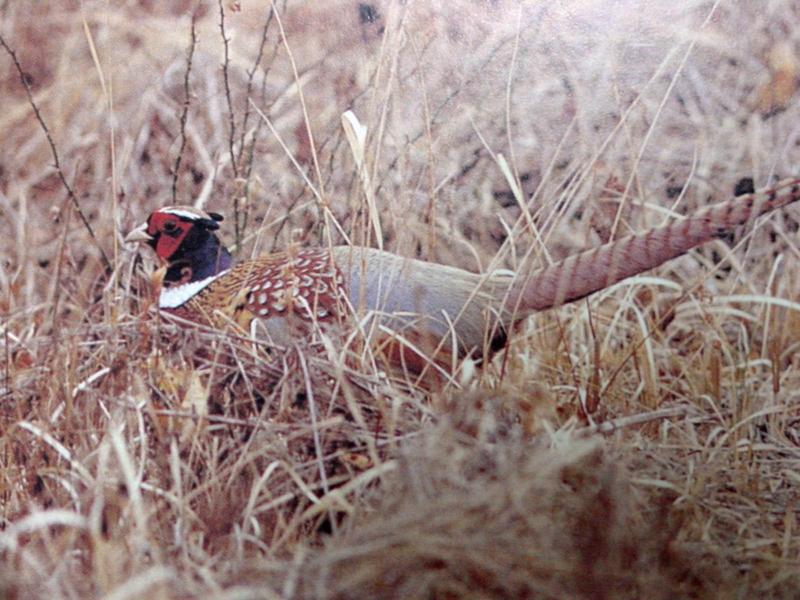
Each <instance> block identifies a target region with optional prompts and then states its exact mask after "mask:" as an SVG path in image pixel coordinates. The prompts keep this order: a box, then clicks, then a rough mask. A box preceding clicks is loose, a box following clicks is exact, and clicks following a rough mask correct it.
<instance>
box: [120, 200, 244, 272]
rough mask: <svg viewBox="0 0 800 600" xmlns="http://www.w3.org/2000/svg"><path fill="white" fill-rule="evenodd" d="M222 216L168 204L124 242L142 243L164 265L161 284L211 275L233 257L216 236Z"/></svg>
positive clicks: (225, 265) (154, 213) (227, 266)
mask: <svg viewBox="0 0 800 600" xmlns="http://www.w3.org/2000/svg"><path fill="white" fill-rule="evenodd" d="M220 221H222V215H219V214H217V213H212V212H209V213H207V212H205V211H202V210H198V209H196V208H193V207H191V206H167V207H164V208H161V209H159V210H157V211H155V212H153V213H152V214H151V215H150V216H149V217H148V219H147V221H145V222H144V223H142V224H141V225H140V226H139V227H137V228H136V229H134V230H133V231H131V232H130V233H129V234H128V235H127V237H126V238H125V241H126V242H144V243H146V244H147V245H148V246H150V247H151V248H152V249H153V250H154V251H155V253H156V256H158V258H159V260H160V261H161V262H162V263H163V264H164V266H165V267H166V268H167V272H166V275H165V276H164V286H165V287H174V286H179V285H184V284H187V283H195V282H199V281H203V280H205V279H208V278H209V277H213V276H215V275H217V274H219V273H221V272H222V271H225V270H227V269H229V268H230V267H231V264H232V262H233V259H232V258H231V255H230V253H229V252H228V250H227V249H226V248H225V247H224V246H223V245H222V244H221V243H220V241H219V238H217V236H216V233H215V232H216V230H217V229H219V222H220Z"/></svg>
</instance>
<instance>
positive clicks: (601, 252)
mask: <svg viewBox="0 0 800 600" xmlns="http://www.w3.org/2000/svg"><path fill="white" fill-rule="evenodd" d="M798 199H800V178H794V179H787V180H784V181H782V182H780V183H778V184H777V185H776V186H774V187H772V188H769V189H767V190H763V191H760V192H756V193H753V194H747V195H743V196H738V197H736V198H733V199H731V200H728V201H726V202H722V203H720V204H716V205H712V206H710V207H708V208H706V209H704V210H702V211H700V212H698V213H697V214H695V215H693V216H691V217H688V218H686V219H684V220H680V221H678V222H674V223H671V224H668V225H665V226H663V227H660V228H657V229H651V230H649V231H647V232H645V233H642V234H638V235H631V236H628V237H625V238H621V239H619V240H617V241H613V242H610V243H607V244H605V245H603V246H599V247H597V248H594V249H591V250H588V251H586V252H583V253H580V254H576V255H573V256H570V257H568V258H567V259H565V260H563V261H561V262H559V263H556V264H553V265H551V266H548V267H544V268H540V269H538V270H530V272H527V273H526V272H523V273H519V274H517V276H516V277H514V276H511V275H510V274H490V275H480V274H476V273H470V272H468V271H465V270H462V269H457V268H454V267H450V266H445V265H440V264H434V263H428V262H423V261H420V260H415V259H410V258H403V257H401V256H397V255H395V254H391V253H389V252H384V251H380V250H376V249H372V248H363V247H351V246H335V247H332V248H314V249H301V248H294V249H290V250H288V251H286V252H280V253H276V254H271V255H268V256H264V257H261V258H256V259H253V260H248V261H244V262H241V263H238V264H234V262H233V259H232V257H231V255H230V253H229V252H228V250H227V249H226V248H225V247H224V246H223V245H222V244H221V243H220V241H219V239H218V238H217V235H216V233H215V232H216V231H217V229H218V228H219V222H220V221H221V220H222V216H220V215H219V214H216V213H210V212H209V213H207V212H204V211H202V210H198V209H195V208H192V207H188V206H169V207H165V208H161V209H159V210H157V211H155V212H153V213H152V214H151V215H150V217H149V218H148V219H147V222H145V223H144V224H142V225H141V226H140V227H138V228H136V229H134V230H133V231H131V232H130V234H129V235H128V236H127V237H126V241H139V242H146V243H147V244H148V245H150V246H151V247H152V248H153V249H154V250H155V252H156V254H157V255H158V257H159V259H161V261H162V262H163V263H164V265H165V267H166V274H165V276H164V279H163V284H162V285H163V287H162V289H161V291H160V296H159V307H160V309H161V310H162V311H166V312H169V313H173V314H176V315H178V316H180V317H182V318H184V319H188V320H190V321H195V322H200V323H204V324H209V325H213V326H223V325H225V324H226V323H227V324H230V323H231V322H233V323H236V324H237V325H238V326H240V327H242V328H243V329H245V330H246V331H251V330H252V328H253V327H254V326H255V325H258V326H259V327H261V329H260V331H261V333H262V334H263V335H264V336H265V338H266V339H267V340H270V341H272V342H273V343H275V344H277V345H281V346H289V345H291V343H292V340H293V338H294V336H297V335H303V333H304V332H309V331H311V330H312V329H313V328H314V327H317V326H319V327H325V326H326V325H327V324H329V323H342V322H344V321H345V320H347V319H350V320H351V321H350V322H351V323H353V324H357V325H358V327H360V328H361V329H362V331H363V332H364V334H365V336H366V337H367V339H369V340H371V341H372V342H374V343H376V344H377V345H381V344H383V345H384V349H386V348H390V349H391V350H390V351H389V352H385V353H384V354H388V356H389V357H390V360H402V362H403V366H404V367H405V368H408V369H411V370H412V371H419V370H421V369H422V368H423V365H424V364H426V362H427V359H424V358H422V357H423V356H425V355H427V356H430V355H431V353H432V352H433V353H435V354H436V362H437V363H440V364H441V363H446V361H448V360H449V358H450V357H452V356H453V355H454V354H455V353H457V354H459V355H464V354H466V353H469V352H472V353H474V354H477V355H480V354H486V353H488V352H491V351H493V350H496V349H498V348H499V347H501V346H502V345H503V344H504V343H505V339H506V332H507V331H508V329H509V328H510V327H511V326H512V325H513V324H514V323H515V322H517V321H519V320H520V319H522V318H524V317H525V316H527V315H529V314H530V313H532V312H534V311H539V310H544V309H546V308H550V307H553V306H556V305H559V304H562V303H565V302H570V301H573V300H577V299H579V298H582V297H584V296H586V295H588V294H591V293H592V292H595V291H597V290H600V289H602V288H605V287H607V286H609V285H611V284H613V283H615V282H618V281H620V280H622V279H624V278H626V277H630V276H632V275H636V274H638V273H641V272H642V271H645V270H647V269H651V268H653V267H656V266H658V265H660V264H661V263H663V262H665V261H667V260H669V259H671V258H674V257H677V256H679V255H681V254H683V253H685V252H686V251H688V250H689V249H691V248H693V247H694V246H697V245H698V244H701V243H703V242H706V241H709V240H711V239H713V238H715V237H717V236H720V235H725V234H727V233H729V232H730V231H731V230H732V229H733V228H735V227H736V226H739V225H742V224H745V223H747V222H749V221H751V220H753V219H755V218H756V217H758V216H760V215H763V214H765V213H768V212H770V211H772V210H775V209H777V208H780V207H782V206H786V205H787V204H790V203H792V202H795V201H796V200H798ZM523 270H524V269H523ZM454 351H455V352H454Z"/></svg>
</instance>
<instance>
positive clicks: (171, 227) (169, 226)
mask: <svg viewBox="0 0 800 600" xmlns="http://www.w3.org/2000/svg"><path fill="white" fill-rule="evenodd" d="M177 229H178V226H177V225H176V224H175V222H174V221H167V222H165V223H164V231H165V232H166V233H173V232H175V231H176V230H177Z"/></svg>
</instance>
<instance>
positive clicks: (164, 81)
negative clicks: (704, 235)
mask: <svg viewBox="0 0 800 600" xmlns="http://www.w3.org/2000/svg"><path fill="white" fill-rule="evenodd" d="M193 14H194V17H195V18H194V20H193V19H192V15H193ZM193 23H194V24H193ZM798 23H800V4H798V3H797V2H796V0H763V1H761V2H735V1H732V0H728V1H722V0H720V1H717V2H712V1H709V0H676V1H674V2H659V1H657V0H556V1H553V2H550V1H545V0H529V1H526V2H521V1H520V2H513V1H511V0H451V1H444V0H439V1H437V0H407V1H405V2H401V1H399V0H363V1H362V2H356V1H352V0H326V1H325V2H312V1H311V0H305V1H303V0H275V4H274V5H272V4H270V2H267V1H266V0H238V1H233V0H222V1H221V2H219V1H218V0H197V1H195V0H171V1H162V2H158V1H155V0H125V1H115V2H109V1H100V0H53V1H49V2H45V1H39V0H32V1H23V0H0V36H2V39H3V41H4V44H5V46H4V47H3V48H0V317H2V321H0V357H2V358H1V362H0V365H2V368H1V369H0V598H19V599H22V598H78V599H80V598H95V597H96V598H109V599H111V598H113V599H117V600H118V599H123V598H132V599H135V598H164V599H167V598H219V599H231V600H233V599H244V598H354V599H361V598H437V599H438V598H448V599H450V598H604V599H605V598H607V599H616V598H665V599H666V598H756V597H758V598H797V597H800V529H799V527H800V524H799V523H798V508H800V495H799V494H798V489H799V488H798V486H799V485H800V469H798V465H800V402H799V401H800V391H798V390H800V352H798V350H800V260H799V259H800V239H798V223H799V222H800V212H799V211H800V209H798V208H796V207H792V208H789V209H787V210H785V211H783V212H781V213H779V214H775V215H772V216H770V217H769V218H767V219H762V220H760V221H759V222H757V223H756V224H755V226H754V227H751V228H748V229H746V230H742V231H740V232H737V234H736V235H735V236H731V237H729V238H725V239H721V240H719V241H715V242H714V243H711V244H708V245H706V246H704V247H702V248H700V249H697V250H695V251H693V252H691V253H690V254H689V255H687V256H685V257H682V258H680V259H677V260H675V261H673V262H671V263H669V264H667V265H664V266H663V267H661V268H659V269H657V270H655V271H653V272H649V273H646V274H645V275H644V276H642V277H637V278H633V279H632V280H628V281H626V282H624V283H622V284H619V285H616V286H614V287H613V288H612V289H610V290H606V291H603V292H600V293H597V294H595V295H593V296H591V297H590V298H589V299H587V300H583V301H580V302H576V303H574V304H572V305H569V306H565V307H561V308H559V309H555V310H550V311H546V312H543V313H540V314H537V315H534V316H533V317H531V318H530V319H528V320H526V321H525V323H524V324H523V325H522V326H521V327H520V328H519V329H518V330H517V331H516V332H515V333H514V336H513V339H512V342H511V344H510V347H509V348H508V349H507V351H504V352H501V353H499V354H498V355H496V356H495V357H494V359H493V360H492V361H491V362H490V363H489V364H486V365H476V364H475V363H474V362H472V361H469V360H468V361H466V362H464V363H462V364H460V365H458V369H457V371H456V373H455V375H454V377H453V379H452V380H451V381H450V382H449V383H448V384H447V385H445V386H444V387H443V388H436V389H423V388H422V387H421V386H420V385H417V384H416V383H415V382H414V381H408V380H403V379H402V378H398V377H395V376H392V375H391V374H387V373H385V372H384V371H382V370H381V369H380V368H379V367H378V366H376V363H375V362H374V361H372V360H370V355H369V352H368V351H367V350H365V351H363V352H361V353H360V354H358V355H354V354H352V353H351V354H349V355H347V356H345V353H344V352H341V351H340V349H339V348H337V347H335V346H334V345H330V346H329V347H328V348H327V349H326V350H325V351H324V352H312V351H311V350H310V349H308V348H305V347H304V346H303V340H298V343H297V345H296V347H294V348H290V349H287V350H285V351H284V352H278V351H277V350H276V349H272V350H270V349H265V348H263V347H262V346H261V345H259V344H255V343H253V342H252V341H248V339H246V337H245V336H238V337H237V336H230V335H223V334H220V333H219V332H216V333H215V332H213V331H202V330H193V329H179V328H176V327H175V326H174V325H171V324H169V323H167V322H165V321H164V320H163V319H160V318H159V316H158V314H157V311H155V310H154V308H153V286H152V281H151V278H150V274H151V273H152V272H153V269H154V266H155V265H154V260H153V257H152V256H150V255H149V254H147V253H141V252H139V251H138V249H135V248H133V247H132V246H128V245H125V244H124V243H123V241H122V240H123V237H124V235H125V233H126V232H128V231H129V230H130V229H131V228H132V227H133V226H135V225H136V224H138V223H140V222H141V221H142V220H144V218H145V217H146V216H147V214H148V213H149V212H150V211H151V210H153V209H155V208H157V207H159V206H161V205H164V204H174V203H182V204H195V203H196V204H197V205H199V206H204V207H207V208H208V209H209V210H214V211H218V212H223V213H225V214H226V220H225V222H224V223H223V229H222V236H223V238H224V239H225V241H226V243H228V244H229V245H231V246H234V245H235V247H236V254H237V256H238V257H240V258H241V257H249V256H253V255H257V254H259V253H265V252H269V251H272V250H274V249H276V248H283V247H286V246H287V245H288V244H290V243H296V244H301V245H310V246H312V245H319V244H328V243H330V242H333V243H343V242H346V241H350V242H352V243H356V244H364V245H371V246H375V245H377V243H378V242H379V241H380V242H382V244H383V246H384V248H386V249H389V250H392V251H394V252H397V253H399V254H402V255H405V256H416V257H421V258H424V259H426V260H431V261H437V262H441V263H446V264H451V265H456V266H460V267H463V268H467V269H470V270H473V271H481V272H485V271H489V270H492V269H495V268H506V269H514V268H515V267H516V266H517V264H518V263H519V261H520V259H521V257H522V256H523V255H524V254H525V253H526V252H528V251H529V250H530V249H531V248H533V251H534V252H535V253H536V254H537V255H538V256H539V257H540V259H541V261H542V263H544V262H546V261H548V260H557V259H559V258H562V257H564V256H567V255H569V254H571V253H574V252H577V251H579V250H582V249H585V248H590V247H593V246H597V245H599V244H601V243H603V242H604V241H606V240H608V239H609V238H610V237H611V236H612V235H618V234H620V233H626V232H629V231H642V230H644V229H646V228H648V227H652V226H655V225H658V224H660V223H662V222H663V221H664V220H665V219H666V218H668V217H669V216H674V215H676V214H685V213H689V212H691V211H693V210H696V209H697V208H699V207H702V206H705V205H707V204H709V203H711V202H714V201H719V200H723V199H727V198H728V197H730V196H731V195H732V194H733V192H734V189H735V188H736V186H737V184H738V185H741V184H742V181H743V180H745V179H746V178H751V179H752V180H753V182H754V183H755V187H756V188H759V187H762V186H765V185H768V184H769V183H771V182H773V181H775V180H776V179H777V178H779V177H787V176H792V175H794V176H797V175H798V174H800V100H798V97H800V96H798V93H797V86H798V81H800V80H799V77H800V29H798V26H797V24H798ZM223 30H224V31H223ZM12 51H13V52H14V53H15V56H16V59H17V64H15V62H14V60H12V53H11V52H12ZM18 67H19V69H21V71H22V73H23V77H22V78H21V77H20V71H19V69H18ZM23 83H24V85H23ZM26 86H27V88H28V90H29V92H30V97H29V95H28V91H26ZM34 106H35V107H36V110H38V111H39V113H40V116H41V122H40V121H39V120H38V119H37V117H36V114H35V112H34ZM347 110H351V111H353V114H354V115H356V117H357V119H358V121H359V122H360V123H361V124H362V125H363V126H364V127H366V137H365V139H364V140H363V143H358V142H354V143H351V141H350V140H348V137H347V135H346V133H345V130H344V129H343V125H342V114H343V113H344V112H345V111H347ZM43 126H46V128H47V135H46V134H45V131H44V127H43ZM50 142H52V147H51V144H50ZM54 152H55V153H56V154H57V162H58V168H56V165H55V162H56V159H55V157H54ZM359 165H361V166H359ZM67 187H69V190H70V191H68V190H67ZM531 224H535V225H536V230H537V231H538V236H537V235H534V230H533V229H532V228H531V227H530V225H531ZM378 227H379V228H380V240H378V239H376V231H377V230H378Z"/></svg>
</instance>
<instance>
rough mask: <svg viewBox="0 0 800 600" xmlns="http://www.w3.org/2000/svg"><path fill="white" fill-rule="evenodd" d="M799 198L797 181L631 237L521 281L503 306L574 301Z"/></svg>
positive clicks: (521, 311) (524, 309)
mask: <svg viewBox="0 0 800 600" xmlns="http://www.w3.org/2000/svg"><path fill="white" fill-rule="evenodd" d="M797 200H800V177H798V178H790V179H784V180H783V181H781V182H780V183H778V184H777V185H775V186H774V187H771V188H767V189H765V190H761V191H759V192H755V193H753V194H747V195H743V196H737V197H736V198H733V199H731V200H728V201H726V202H721V203H719V204H715V205H713V206H710V207H708V208H705V209H703V210H702V211H700V212H698V213H697V214H695V215H694V216H691V217H688V218H686V219H685V220H682V221H678V222H675V223H671V224H669V225H665V226H663V227H659V228H657V229H651V230H650V231H648V232H646V233H642V234H638V235H630V236H628V237H625V238H621V239H619V240H616V241H612V242H609V243H607V244H604V245H602V246H599V247H597V248H594V249H592V250H587V251H586V252H582V253H580V254H575V255H573V256H570V257H568V258H566V259H564V260H563V261H561V262H559V263H556V264H553V265H550V266H548V267H545V268H543V269H540V270H537V271H534V272H532V273H530V274H529V275H528V276H527V277H519V278H518V279H517V280H516V282H515V283H514V284H513V285H512V287H511V290H510V293H509V298H508V302H507V304H506V306H507V307H508V308H509V309H510V310H512V311H514V312H515V313H516V314H517V315H519V316H524V315H525V314H528V313H530V312H533V311H538V310H544V309H547V308H551V307H553V306H558V305H560V304H564V303H566V302H572V301H573V300H578V299H580V298H583V297H584V296H587V295H589V294H591V293H592V292H596V291H597V290H601V289H603V288H606V287H608V286H610V285H612V284H614V283H616V282H618V281H621V280H622V279H625V278H626V277H631V276H633V275H637V274H639V273H641V272H643V271H647V270H648V269H652V268H654V267H657V266H658V265H660V264H662V263H664V262H666V261H668V260H670V259H672V258H675V257H677V256H680V255H681V254H684V253H685V252H687V251H688V250H690V249H691V248H694V247H695V246H697V245H699V244H702V243H704V242H707V241H709V240H712V239H714V238H715V237H718V236H720V235H724V234H727V233H729V232H730V231H731V230H733V228H735V227H737V226H739V225H743V224H746V223H749V222H751V221H752V220H754V219H756V218H757V217H759V216H761V215H764V214H766V213H769V212H771V211H773V210H776V209H778V208H781V207H783V206H786V205H787V204H791V203H792V202H795V201H797Z"/></svg>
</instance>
